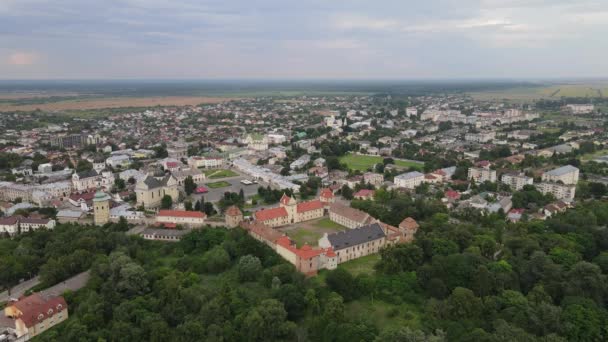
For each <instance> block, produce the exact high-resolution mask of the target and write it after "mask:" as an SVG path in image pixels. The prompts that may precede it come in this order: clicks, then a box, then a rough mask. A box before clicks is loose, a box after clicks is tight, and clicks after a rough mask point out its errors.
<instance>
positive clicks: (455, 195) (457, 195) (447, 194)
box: [445, 190, 460, 199]
mask: <svg viewBox="0 0 608 342" xmlns="http://www.w3.org/2000/svg"><path fill="white" fill-rule="evenodd" d="M445 197H447V198H451V199H459V198H460V193H459V192H458V191H454V190H448V191H446V192H445Z"/></svg>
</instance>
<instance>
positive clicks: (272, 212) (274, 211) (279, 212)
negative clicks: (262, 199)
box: [254, 207, 287, 221]
mask: <svg viewBox="0 0 608 342" xmlns="http://www.w3.org/2000/svg"><path fill="white" fill-rule="evenodd" d="M254 215H255V219H256V220H258V221H268V220H272V219H276V218H279V217H284V216H287V210H286V209H285V208H283V207H279V208H271V209H262V210H259V211H256V212H255V214H254Z"/></svg>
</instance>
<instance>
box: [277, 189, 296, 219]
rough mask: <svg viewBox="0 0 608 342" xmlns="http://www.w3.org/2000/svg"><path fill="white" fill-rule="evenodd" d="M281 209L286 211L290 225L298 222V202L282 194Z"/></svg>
mask: <svg viewBox="0 0 608 342" xmlns="http://www.w3.org/2000/svg"><path fill="white" fill-rule="evenodd" d="M280 203H281V207H283V208H285V210H286V211H287V217H289V222H290V223H295V222H297V221H298V202H297V201H296V199H295V198H293V197H289V196H287V195H286V194H283V197H281V201H280Z"/></svg>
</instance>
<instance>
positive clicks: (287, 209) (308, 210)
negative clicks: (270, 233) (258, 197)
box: [253, 194, 324, 227]
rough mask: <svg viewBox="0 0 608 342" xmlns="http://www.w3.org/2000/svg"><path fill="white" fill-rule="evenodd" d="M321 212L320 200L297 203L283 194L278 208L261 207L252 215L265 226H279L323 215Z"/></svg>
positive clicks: (322, 205) (321, 204) (322, 210)
mask: <svg viewBox="0 0 608 342" xmlns="http://www.w3.org/2000/svg"><path fill="white" fill-rule="evenodd" d="M323 212H324V204H323V202H321V201H320V200H312V201H307V202H302V203H298V202H297V201H296V199H295V198H293V197H290V196H287V195H286V194H283V197H281V200H280V201H279V207H278V208H270V209H262V210H259V211H256V212H255V214H254V215H253V216H254V218H255V220H256V221H257V222H260V223H263V224H264V225H266V226H269V227H279V226H284V225H288V224H293V223H298V222H304V221H309V220H314V219H316V218H320V217H323Z"/></svg>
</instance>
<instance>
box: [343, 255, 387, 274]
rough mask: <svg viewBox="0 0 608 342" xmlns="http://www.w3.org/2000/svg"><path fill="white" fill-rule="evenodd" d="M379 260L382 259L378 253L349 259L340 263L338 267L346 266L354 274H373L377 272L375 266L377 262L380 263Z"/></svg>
mask: <svg viewBox="0 0 608 342" xmlns="http://www.w3.org/2000/svg"><path fill="white" fill-rule="evenodd" d="M378 261H380V254H378V253H376V254H371V255H368V256H364V257H362V258H358V259H355V260H351V261H347V262H345V263H343V264H340V265H338V267H340V268H344V269H345V270H347V271H348V272H350V273H351V274H352V275H353V276H356V275H359V274H369V275H372V274H373V273H375V272H376V270H375V269H374V266H375V265H376V263H378Z"/></svg>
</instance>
